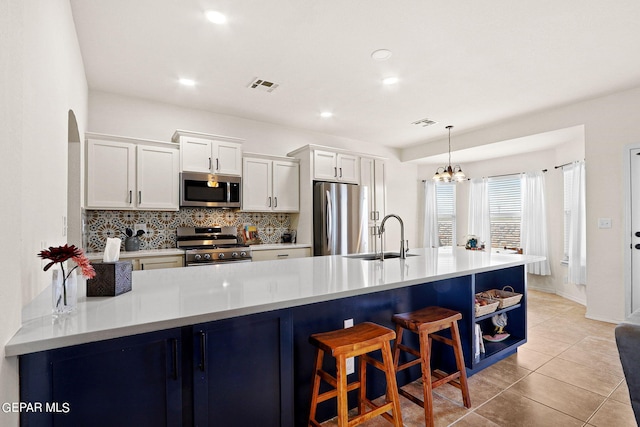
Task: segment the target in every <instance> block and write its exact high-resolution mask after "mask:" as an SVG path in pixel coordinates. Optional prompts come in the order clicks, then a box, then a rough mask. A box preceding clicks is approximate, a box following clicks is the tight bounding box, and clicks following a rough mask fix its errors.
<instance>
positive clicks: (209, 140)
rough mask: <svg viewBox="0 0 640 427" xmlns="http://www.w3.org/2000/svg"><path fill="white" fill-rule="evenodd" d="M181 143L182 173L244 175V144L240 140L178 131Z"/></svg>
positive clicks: (177, 138)
mask: <svg viewBox="0 0 640 427" xmlns="http://www.w3.org/2000/svg"><path fill="white" fill-rule="evenodd" d="M172 140H173V141H174V142H179V143H180V171H181V172H204V173H212V174H221V175H238V176H241V175H242V143H241V140H240V139H238V138H231V137H223V136H217V135H208V134H202V133H196V132H189V131H176V132H175V133H174V134H173V138H172Z"/></svg>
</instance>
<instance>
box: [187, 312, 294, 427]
mask: <svg viewBox="0 0 640 427" xmlns="http://www.w3.org/2000/svg"><path fill="white" fill-rule="evenodd" d="M193 333H194V336H193V345H194V351H193V354H194V359H193V371H194V374H193V387H194V391H193V404H194V408H196V410H195V411H194V424H195V425H201V426H214V425H219V426H282V427H290V426H293V343H292V341H291V338H290V337H291V336H292V334H293V333H292V326H291V320H290V315H289V311H287V310H279V311H277V312H274V313H265V314H256V315H251V316H244V317H237V318H234V319H229V320H223V321H218V322H212V323H206V324H201V325H194V327H193ZM283 337H288V338H284V339H283Z"/></svg>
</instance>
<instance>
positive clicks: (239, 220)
mask: <svg viewBox="0 0 640 427" xmlns="http://www.w3.org/2000/svg"><path fill="white" fill-rule="evenodd" d="M135 224H146V225H147V233H146V234H145V235H143V236H142V237H141V238H140V249H141V250H148V249H167V248H175V247H176V229H177V228H178V227H182V226H187V227H212V226H216V225H221V226H222V225H232V226H235V227H236V228H237V230H238V234H240V231H241V229H242V228H243V227H244V225H245V224H253V225H255V226H257V227H258V236H259V237H260V239H261V240H262V242H263V243H278V242H280V237H281V236H282V233H284V232H286V231H289V229H290V226H291V217H290V214H286V213H262V212H239V211H232V210H228V209H211V208H181V209H180V210H179V211H177V212H155V211H97V210H96V211H86V234H87V235H86V247H85V250H86V251H87V252H102V251H104V247H105V244H106V242H107V237H118V238H120V239H122V241H123V249H124V238H125V237H126V235H125V229H126V228H131V229H132V230H133V229H134V226H135Z"/></svg>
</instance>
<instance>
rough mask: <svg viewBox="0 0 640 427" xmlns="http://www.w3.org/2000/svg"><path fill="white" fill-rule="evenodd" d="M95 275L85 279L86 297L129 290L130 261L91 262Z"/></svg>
mask: <svg viewBox="0 0 640 427" xmlns="http://www.w3.org/2000/svg"><path fill="white" fill-rule="evenodd" d="M93 268H94V270H95V271H96V277H94V278H93V279H88V280H87V296H88V297H113V296H116V295H120V294H123V293H125V292H129V291H130V290H131V271H132V270H133V264H131V261H115V262H103V263H97V264H93Z"/></svg>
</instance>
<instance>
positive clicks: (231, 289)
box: [5, 248, 542, 357]
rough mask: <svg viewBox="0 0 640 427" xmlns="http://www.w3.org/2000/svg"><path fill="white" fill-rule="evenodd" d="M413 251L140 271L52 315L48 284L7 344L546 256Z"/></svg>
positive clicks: (249, 308) (290, 302) (285, 302)
mask: <svg viewBox="0 0 640 427" xmlns="http://www.w3.org/2000/svg"><path fill="white" fill-rule="evenodd" d="M411 253H412V254H417V255H419V256H412V257H408V258H407V259H406V260H400V259H387V260H385V261H363V260H359V259H353V258H348V257H344V256H324V257H307V258H297V259H291V260H287V261H286V262H287V264H286V268H282V267H283V264H280V263H281V262H282V261H273V262H269V261H267V262H256V263H242V264H233V263H227V264H217V265H211V266H203V267H198V268H176V269H163V270H153V271H134V272H133V276H132V277H133V279H132V288H133V289H132V291H131V292H128V293H126V294H122V295H119V296H116V297H92V298H87V297H85V287H84V286H83V284H82V281H81V282H80V283H79V289H78V295H79V297H78V308H77V311H76V312H75V313H74V314H72V315H70V316H68V317H61V318H54V317H53V316H52V315H51V296H50V289H48V288H47V289H45V290H44V291H43V292H42V293H41V294H40V295H39V296H37V297H36V298H35V299H34V300H33V301H32V302H30V303H29V304H28V305H27V306H26V307H25V308H24V309H23V325H22V327H21V328H20V330H19V331H18V332H17V333H16V334H15V335H14V336H13V338H11V340H10V341H9V342H8V343H7V345H6V346H5V355H6V356H7V357H9V356H16V355H22V354H28V353H33V352H39V351H43V350H49V349H55V348H61V347H66V346H73V345H78V344H83V343H90V342H95V341H100V340H106V339H111V338H117V337H124V336H130V335H134V334H141V333H146V332H152V331H158V330H164V329H169V328H175V327H180V326H186V325H192V324H196V323H202V322H210V321H215V320H221V319H229V318H234V317H238V316H243V315H248V314H255V313H262V312H268V311H273V310H278V309H284V308H291V307H297V306H301V305H306V304H312V303H319V302H324V301H332V300H337V299H341V298H347V297H352V296H359V295H366V294H370V293H375V292H381V291H386V290H391V289H397V288H403V287H407V286H411V285H417V284H425V283H430V282H436V281H442V280H445V279H450V278H456V277H461V276H469V275H472V274H476V273H482V272H489V271H495V270H501V269H506V268H509V267H515V266H522V265H525V264H528V263H532V262H536V261H540V260H542V258H541V257H535V256H527V255H511V254H499V253H491V252H480V251H466V250H464V249H454V250H453V251H452V250H451V249H450V248H440V249H412V250H411ZM136 254H137V255H139V254H140V252H137V253H136ZM274 262H278V263H279V264H274Z"/></svg>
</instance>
